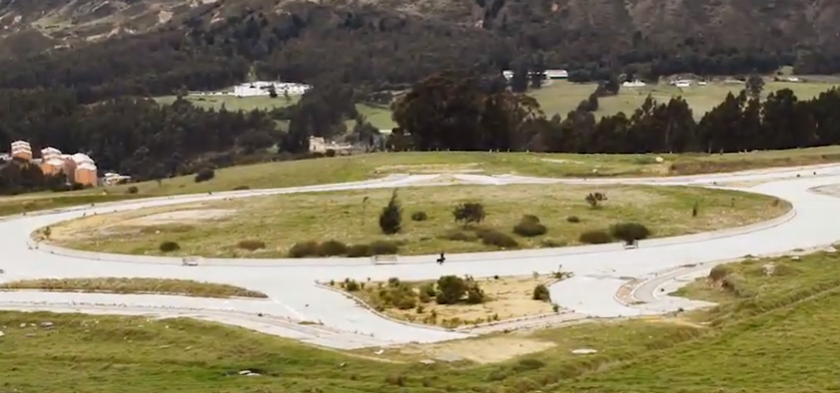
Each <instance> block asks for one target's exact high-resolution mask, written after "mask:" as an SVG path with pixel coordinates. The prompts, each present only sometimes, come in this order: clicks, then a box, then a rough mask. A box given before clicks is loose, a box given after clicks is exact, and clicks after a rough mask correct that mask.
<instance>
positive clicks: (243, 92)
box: [233, 82, 312, 97]
mask: <svg viewBox="0 0 840 393" xmlns="http://www.w3.org/2000/svg"><path fill="white" fill-rule="evenodd" d="M272 86H274V91H276V92H277V94H278V95H281V96H282V95H285V94H288V95H290V96H295V95H303V93H306V91H307V90H309V89H311V88H312V86H309V85H304V84H301V83H286V82H246V83H242V84H239V85H236V86H234V87H233V95H235V96H237V97H257V96H267V95H269V94H271V93H270V91H271V87H272Z"/></svg>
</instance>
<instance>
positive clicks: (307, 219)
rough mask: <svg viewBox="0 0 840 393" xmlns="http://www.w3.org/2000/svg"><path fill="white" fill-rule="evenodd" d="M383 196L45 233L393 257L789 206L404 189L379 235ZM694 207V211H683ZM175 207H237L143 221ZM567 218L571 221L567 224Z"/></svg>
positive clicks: (267, 254)
mask: <svg viewBox="0 0 840 393" xmlns="http://www.w3.org/2000/svg"><path fill="white" fill-rule="evenodd" d="M592 192H603V193H605V194H607V196H608V200H607V201H604V202H602V203H600V207H599V208H597V209H593V208H590V206H589V204H588V203H587V202H586V201H585V200H584V198H585V197H586V196H587V195H588V194H589V193H592ZM390 197H391V190H388V189H370V190H356V191H344V192H324V193H308V194H288V195H276V196H268V197H254V198H247V199H241V200H229V201H214V202H207V203H203V204H199V205H191V206H189V205H188V206H168V207H162V208H157V209H149V210H137V211H132V212H126V213H119V214H114V215H100V216H97V217H87V218H82V219H79V220H74V221H70V222H66V223H62V224H58V225H55V226H54V227H53V228H52V236H51V238H52V241H53V242H56V243H58V244H61V245H65V246H69V247H73V248H79V249H83V250H97V251H105V252H114V253H127V254H146V255H159V254H160V251H159V250H158V246H159V245H160V244H161V243H162V242H164V241H173V242H177V243H178V244H179V245H180V246H181V250H179V251H178V252H176V253H174V254H173V255H180V256H188V255H201V256H206V257H253V258H276V257H280V258H285V257H288V256H289V251H290V250H291V249H292V246H293V245H295V244H297V243H304V242H307V241H318V242H324V241H327V240H335V241H338V242H341V243H344V244H345V245H347V246H348V247H349V246H353V245H363V244H371V243H373V242H376V241H389V242H392V243H394V244H398V247H399V250H398V253H399V254H400V255H423V254H437V253H440V252H441V251H445V252H446V253H458V252H477V251H495V250H499V249H500V248H499V247H498V246H494V245H492V244H485V242H484V241H482V239H479V238H480V237H483V236H481V235H483V234H486V233H487V231H488V230H489V231H491V232H495V233H501V234H504V235H505V236H509V237H511V238H513V239H514V240H515V242H516V247H518V248H541V247H555V246H560V245H576V244H580V242H579V238H580V235H581V233H584V232H586V231H590V230H607V229H608V228H609V227H610V226H611V225H613V224H617V223H625V222H637V223H640V224H643V225H645V226H646V227H648V228H649V229H650V230H651V231H652V232H653V235H652V237H665V236H674V235H684V234H691V233H698V232H705V231H710V230H716V229H723V228H729V227H735V226H741V225H747V224H751V223H755V222H759V221H763V220H767V219H770V218H773V217H776V216H779V215H781V214H783V213H785V212H786V211H788V210H789V208H790V207H789V206H788V204H786V203H783V202H777V200H775V199H773V198H770V197H767V196H762V195H754V194H746V193H740V192H733V191H725V190H709V189H702V188H690V187H653V186H598V187H592V186H585V185H509V186H451V187H408V188H402V189H400V190H399V199H400V202H401V204H402V207H403V217H402V225H401V226H402V229H401V231H400V232H399V233H398V234H396V235H391V236H387V235H384V234H382V230H381V228H380V227H379V220H378V216H379V213H380V212H381V210H382V207H383V206H385V205H386V204H387V203H388V200H389V199H390ZM464 202H480V203H481V204H483V206H484V210H485V212H486V218H485V219H484V220H483V221H482V222H480V223H478V224H473V225H470V226H468V227H466V228H465V227H464V226H463V225H461V224H460V223H456V222H455V221H454V216H453V210H454V208H455V207H456V206H457V205H459V204H462V203H464ZM695 204H698V206H699V212H698V215H697V217H692V207H693V206H694V205H695ZM199 209H200V210H199ZM184 210H196V213H194V214H193V216H200V215H201V214H200V212H201V211H207V210H211V211H235V212H236V213H235V214H233V215H229V216H227V217H225V218H223V219H214V220H209V221H201V222H196V223H193V222H182V223H180V224H157V225H154V226H149V223H148V222H146V220H145V219H143V217H146V216H153V215H158V216H159V215H161V214H164V213H166V214H171V212H178V211H184ZM416 211H422V212H424V213H426V216H427V219H425V220H422V221H412V220H411V217H410V216H411V213H412V212H416ZM528 214H530V215H535V216H537V217H538V218H539V220H540V223H541V225H544V226H546V227H547V232H546V233H545V234H543V235H539V236H533V237H523V236H519V235H516V234H515V233H514V231H513V229H514V226H515V225H517V224H518V223H520V221H521V220H522V217H523V215H528ZM571 216H575V217H577V218H578V220H577V221H579V222H569V220H568V218H569V217H571ZM159 217H160V216H159ZM243 240H252V241H261V242H263V243H265V248H260V249H257V250H254V251H247V250H242V249H241V248H239V247H238V246H237V244H238V243H239V242H240V241H243ZM491 243H492V242H491ZM495 244H500V243H495Z"/></svg>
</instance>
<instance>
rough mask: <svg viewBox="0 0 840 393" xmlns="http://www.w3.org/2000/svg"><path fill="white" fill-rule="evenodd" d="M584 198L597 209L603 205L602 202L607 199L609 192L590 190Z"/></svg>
mask: <svg viewBox="0 0 840 393" xmlns="http://www.w3.org/2000/svg"><path fill="white" fill-rule="evenodd" d="M584 200H585V201H586V203H588V204H589V207H590V208H592V209H597V208H599V207H600V206H601V202H603V201H606V200H607V194H604V193H602V192H590V193H589V194H588V195H587V196H586V198H584Z"/></svg>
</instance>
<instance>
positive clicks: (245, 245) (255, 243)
mask: <svg viewBox="0 0 840 393" xmlns="http://www.w3.org/2000/svg"><path fill="white" fill-rule="evenodd" d="M237 247H239V248H241V249H243V250H248V251H254V250H259V249H261V248H265V242H264V241H262V240H242V241H240V242H239V244H237Z"/></svg>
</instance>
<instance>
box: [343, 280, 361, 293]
mask: <svg viewBox="0 0 840 393" xmlns="http://www.w3.org/2000/svg"><path fill="white" fill-rule="evenodd" d="M344 289H346V290H347V292H356V291H358V290H359V283H357V282H356V280H347V281H345V282H344Z"/></svg>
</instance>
